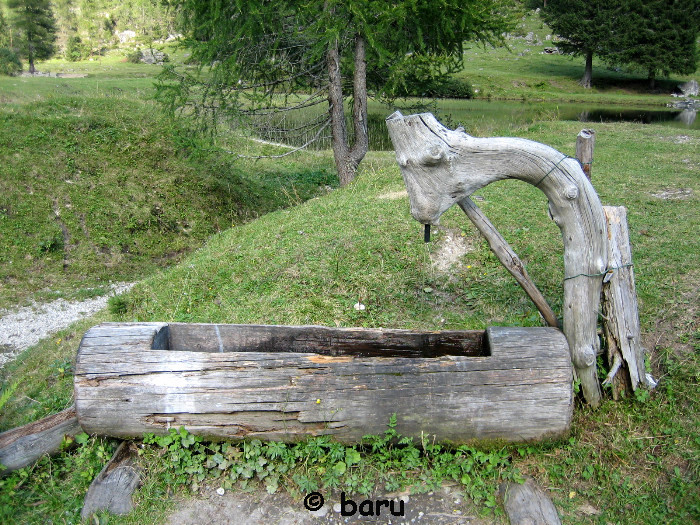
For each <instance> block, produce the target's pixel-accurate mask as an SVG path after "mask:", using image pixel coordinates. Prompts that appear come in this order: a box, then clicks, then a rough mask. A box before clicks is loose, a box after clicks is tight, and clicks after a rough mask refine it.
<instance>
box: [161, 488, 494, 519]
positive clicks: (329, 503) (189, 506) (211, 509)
mask: <svg viewBox="0 0 700 525" xmlns="http://www.w3.org/2000/svg"><path fill="white" fill-rule="evenodd" d="M219 492H222V491H221V490H220V491H219ZM341 498H342V496H341V494H340V493H335V492H334V493H332V494H326V495H325V498H324V503H323V505H322V506H321V507H320V509H319V510H317V511H315V512H312V511H310V510H308V509H307V508H305V507H304V497H300V498H298V499H297V498H293V497H292V496H290V495H289V494H286V493H282V494H272V495H270V494H267V493H266V492H265V491H264V490H262V489H258V490H256V491H254V492H227V493H224V494H219V493H217V492H216V489H214V488H212V489H209V490H207V491H205V494H204V495H203V496H202V497H199V498H193V499H188V500H183V501H181V502H179V503H178V506H177V509H176V510H175V511H174V512H173V513H172V514H171V515H170V517H169V520H168V522H167V523H168V525H195V524H202V525H204V524H210V525H227V524H230V523H235V524H236V525H315V524H327V525H341V524H342V525H345V524H352V523H386V524H389V523H391V524H396V525H399V524H406V525H408V524H414V523H417V524H420V523H424V524H426V525H448V524H450V525H452V524H454V525H467V524H468V525H492V524H493V525H496V524H498V525H500V524H505V523H507V520H506V519H505V517H502V516H501V517H493V518H489V519H484V518H479V517H478V511H477V510H475V509H474V507H473V506H471V504H470V502H469V501H468V500H467V501H465V499H464V498H463V497H462V495H461V494H460V493H459V491H458V490H457V487H456V486H451V485H444V486H443V487H442V489H440V490H438V491H435V492H430V493H427V494H415V495H409V494H408V493H391V494H388V493H385V494H380V495H379V496H376V497H373V498H371V499H369V500H365V498H362V497H360V496H352V497H351V496H346V498H345V505H344V506H342V505H341ZM320 502H321V500H320V499H318V498H317V497H316V498H313V497H312V498H310V499H309V501H308V504H309V506H311V507H312V508H314V506H313V505H314V504H315V505H317V506H318V505H319V504H320ZM378 504H379V507H378ZM353 507H354V508H353ZM353 510H354V512H353ZM361 511H362V513H363V514H364V515H361ZM377 511H379V515H377ZM392 511H393V513H392Z"/></svg>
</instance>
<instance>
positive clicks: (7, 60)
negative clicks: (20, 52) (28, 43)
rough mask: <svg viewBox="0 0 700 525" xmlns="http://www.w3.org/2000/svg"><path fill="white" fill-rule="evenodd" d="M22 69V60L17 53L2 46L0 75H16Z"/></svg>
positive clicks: (0, 50) (0, 51) (0, 49)
mask: <svg viewBox="0 0 700 525" xmlns="http://www.w3.org/2000/svg"><path fill="white" fill-rule="evenodd" d="M20 71H22V61H21V60H20V59H19V56H17V53H15V52H14V51H12V50H11V49H8V48H6V47H3V48H0V75H16V74H17V73H19V72H20Z"/></svg>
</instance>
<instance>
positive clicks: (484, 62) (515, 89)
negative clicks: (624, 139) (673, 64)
mask: <svg viewBox="0 0 700 525" xmlns="http://www.w3.org/2000/svg"><path fill="white" fill-rule="evenodd" d="M556 40H557V36H556V35H553V34H552V31H551V30H550V29H549V27H548V26H547V25H545V24H544V22H542V20H541V18H540V17H539V14H537V13H536V12H535V11H527V12H526V13H524V14H523V16H522V19H521V20H520V22H519V24H518V27H517V28H516V30H515V31H514V32H513V33H512V34H511V35H509V38H508V39H507V41H506V43H507V46H505V47H499V48H496V49H492V48H487V49H482V48H479V47H477V46H472V47H471V48H469V49H467V50H466V51H465V53H464V70H463V71H462V72H461V73H460V74H459V78H463V79H464V80H466V81H468V82H470V83H471V84H472V86H473V87H474V88H475V90H477V93H476V96H477V97H478V98H489V99H510V100H523V101H550V102H587V103H591V104H623V105H640V104H645V105H656V106H665V105H666V103H668V102H669V95H670V94H671V92H672V91H673V89H674V88H675V87H676V85H677V84H678V83H680V82H683V81H685V80H688V79H690V78H697V71H696V73H695V74H694V75H689V76H679V75H673V76H672V77H671V78H668V79H665V78H661V79H658V80H659V81H658V82H657V86H656V89H655V90H653V91H650V90H649V83H648V81H647V79H646V72H644V71H639V70H637V71H635V70H633V69H629V68H612V67H610V66H609V65H607V64H605V63H604V62H602V61H601V60H599V59H598V58H597V57H594V60H593V86H592V88H591V89H584V88H583V87H581V86H580V85H579V83H578V81H579V80H580V79H581V77H582V76H583V70H584V59H583V57H571V56H568V55H561V54H547V53H545V48H553V47H555V41H556Z"/></svg>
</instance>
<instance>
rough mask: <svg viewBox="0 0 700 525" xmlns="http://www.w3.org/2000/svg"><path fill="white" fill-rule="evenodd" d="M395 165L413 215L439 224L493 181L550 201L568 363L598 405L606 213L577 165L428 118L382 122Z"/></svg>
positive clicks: (397, 116) (525, 144) (526, 143)
mask: <svg viewBox="0 0 700 525" xmlns="http://www.w3.org/2000/svg"><path fill="white" fill-rule="evenodd" d="M386 122H387V127H388V128H389V136H390V137H391V140H392V142H393V144H394V149H395V150H396V160H397V162H398V164H399V167H400V168H401V174H402V175H403V178H404V182H405V183H406V187H407V189H408V195H409V200H410V204H411V214H412V216H413V218H414V219H416V220H417V221H418V222H420V223H422V224H437V223H438V221H439V218H440V216H441V215H442V214H443V213H444V212H445V211H447V209H448V208H450V207H451V206H452V205H453V204H455V203H459V202H460V201H462V200H464V199H465V198H468V197H469V196H470V195H471V194H472V193H473V192H474V191H476V190H478V189H480V188H483V187H484V186H486V185H488V184H490V183H491V182H495V181H499V180H504V179H510V178H514V179H519V180H522V181H524V182H528V183H530V184H532V185H534V186H535V187H536V188H539V189H540V190H541V191H542V192H544V194H545V195H546V196H547V198H548V199H549V211H550V215H551V216H552V218H553V219H554V221H555V223H556V224H557V226H559V228H560V230H561V232H562V237H563V241H564V270H565V281H564V312H563V317H564V320H563V321H564V322H563V330H564V333H565V335H566V337H567V339H568V341H569V348H570V352H571V359H572V361H573V363H574V366H575V368H576V373H577V375H578V378H579V379H580V381H581V386H582V389H583V393H584V396H585V398H586V400H587V401H588V402H589V403H590V404H591V405H592V406H597V405H598V404H599V403H600V398H601V392H600V385H599V383H598V378H597V375H596V355H597V352H598V349H599V347H600V344H599V341H598V334H597V321H598V307H599V305H600V293H601V287H602V275H603V274H604V273H605V272H606V271H607V242H606V227H605V217H604V214H603V209H602V206H601V204H600V201H599V200H598V195H597V194H596V192H595V190H594V189H593V186H591V183H590V182H589V181H588V179H587V178H586V176H585V175H584V173H583V171H582V170H581V166H580V165H579V163H578V161H577V160H576V159H572V158H570V157H568V156H567V155H564V154H562V153H561V152H559V151H557V150H555V149H553V148H551V147H549V146H546V145H544V144H540V143H537V142H533V141H530V140H526V139H520V138H475V137H471V136H469V135H467V134H466V133H464V132H463V131H461V130H456V131H453V130H450V129H447V128H445V127H444V126H442V125H441V124H440V123H439V122H438V121H437V120H436V119H435V117H434V116H433V115H432V114H430V113H424V114H420V115H409V116H403V115H402V114H401V113H400V112H398V111H397V112H395V113H394V114H392V115H390V116H389V117H388V118H387V120H386Z"/></svg>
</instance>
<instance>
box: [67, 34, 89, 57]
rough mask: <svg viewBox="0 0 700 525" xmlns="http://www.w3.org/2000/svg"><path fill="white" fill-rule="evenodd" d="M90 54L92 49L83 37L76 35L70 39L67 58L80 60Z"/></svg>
mask: <svg viewBox="0 0 700 525" xmlns="http://www.w3.org/2000/svg"><path fill="white" fill-rule="evenodd" d="M89 54H90V49H89V46H88V45H87V44H85V43H84V42H83V41H82V39H81V38H80V37H79V36H77V35H74V36H72V37H70V38H69V39H68V43H67V44H66V59H67V60H70V61H71V62H78V61H79V60H83V59H84V58H87V57H88V55H89Z"/></svg>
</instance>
